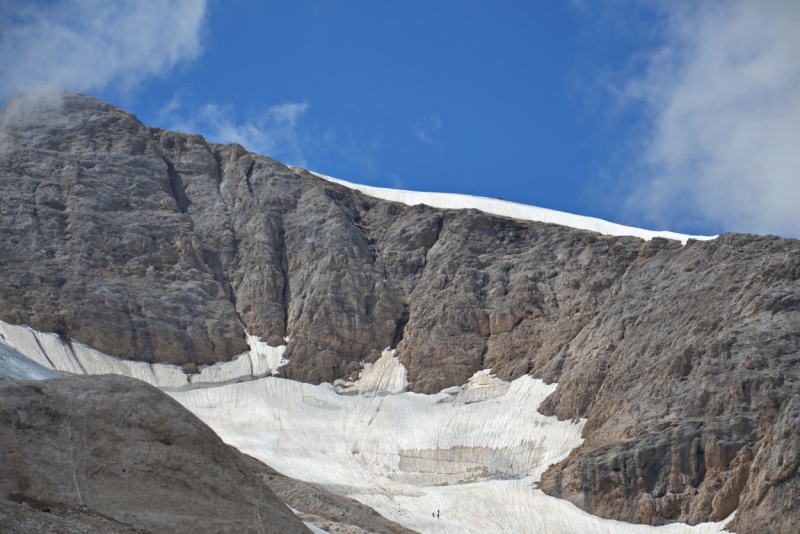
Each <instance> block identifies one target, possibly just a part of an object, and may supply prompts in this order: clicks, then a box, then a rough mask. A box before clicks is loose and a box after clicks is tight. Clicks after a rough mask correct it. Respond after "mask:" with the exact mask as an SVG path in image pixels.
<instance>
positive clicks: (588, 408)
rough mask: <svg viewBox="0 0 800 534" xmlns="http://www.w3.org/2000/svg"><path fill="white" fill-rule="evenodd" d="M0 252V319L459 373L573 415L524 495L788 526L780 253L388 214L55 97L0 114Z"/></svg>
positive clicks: (327, 367)
mask: <svg viewBox="0 0 800 534" xmlns="http://www.w3.org/2000/svg"><path fill="white" fill-rule="evenodd" d="M0 235H2V236H3V239H2V241H0V319H1V320H3V321H6V322H10V323H15V324H27V325H30V326H32V327H34V328H36V329H37V330H41V331H47V332H57V333H60V334H62V335H63V336H65V337H66V338H72V339H76V340H78V341H81V342H83V343H85V344H87V345H89V346H91V347H93V348H95V349H97V350H100V351H103V352H106V353H109V354H113V355H116V356H119V357H121V358H126V359H139V360H144V361H150V362H153V361H159V362H170V363H175V364H179V365H184V366H185V369H186V370H187V371H193V370H194V368H195V366H196V365H198V364H204V363H210V362H214V361H224V360H228V359H230V358H232V357H233V356H235V355H236V354H238V353H240V352H243V351H245V350H247V344H246V343H245V338H244V334H245V329H246V330H247V331H248V332H249V333H250V334H256V335H259V336H261V337H262V339H263V340H265V341H269V342H270V343H271V344H273V345H277V344H281V343H283V342H284V341H283V338H284V336H289V340H290V341H289V343H288V347H287V351H286V357H287V358H288V359H289V360H290V363H289V364H288V365H287V366H286V367H285V368H283V369H284V372H283V374H284V376H286V377H289V378H293V379H297V380H302V381H308V382H312V383H320V382H323V381H332V380H334V379H336V378H341V377H353V376H354V375H355V374H356V373H357V372H358V370H359V369H360V368H361V363H362V361H368V362H369V361H374V360H376V359H377V358H378V357H379V355H380V351H381V350H382V349H384V348H386V347H387V346H392V347H396V348H397V351H398V352H397V354H398V356H399V357H400V359H401V361H402V362H403V364H405V366H406V367H407V369H408V378H409V382H410V385H409V387H410V389H411V390H412V391H417V392H422V393H432V392H436V391H439V390H441V389H443V388H446V387H449V386H452V385H459V384H463V383H464V382H465V381H466V380H467V379H468V378H469V377H470V376H472V375H473V374H474V373H475V372H476V371H478V370H480V369H483V368H491V369H492V370H493V371H494V372H495V373H496V374H497V375H498V376H499V377H501V378H503V379H506V380H508V379H513V378H516V377H518V376H521V375H524V374H530V375H531V376H533V377H536V378H542V379H544V380H545V381H547V382H555V381H557V382H558V383H559V387H558V389H557V390H556V392H555V393H554V394H553V395H552V396H551V397H550V398H549V399H547V400H546V401H545V403H544V404H543V407H542V411H543V412H545V413H546V414H548V415H551V414H552V415H558V416H559V417H560V418H562V419H565V418H566V419H571V418H578V417H586V418H588V421H587V423H586V426H585V428H584V436H585V437H586V441H585V443H584V444H583V445H582V446H581V447H579V448H578V449H576V451H575V452H574V453H573V454H572V455H571V457H570V458H568V459H567V460H565V461H564V462H562V464H560V465H558V466H556V467H554V468H552V469H551V470H550V471H548V472H547V473H546V474H545V475H544V478H543V481H542V487H543V489H545V491H547V492H548V493H550V494H552V495H556V496H559V497H563V498H566V499H569V500H570V501H572V502H574V503H575V504H576V505H578V506H579V507H581V508H583V509H585V510H588V511H590V512H592V513H595V514H598V515H601V516H603V517H610V518H615V519H620V520H625V521H633V522H644V523H651V524H661V523H665V522H670V521H686V522H690V523H696V522H699V521H708V520H718V519H721V518H724V517H726V516H727V515H728V514H729V513H730V512H732V511H733V510H734V509H736V508H737V507H738V509H739V512H738V514H737V519H736V523H735V525H734V528H735V530H736V531H737V532H740V533H742V534H744V533H746V532H764V531H765V530H764V529H767V530H766V531H772V532H795V531H796V530H797V526H798V518H799V517H800V514H798V512H797V511H795V510H796V509H798V508H800V506H797V505H798V493H797V491H798V484H800V477H798V471H797V470H798V466H800V456H798V455H797V454H796V451H797V450H800V432H799V431H798V428H797V426H796V421H797V417H796V416H797V411H798V400H797V399H798V397H797V394H798V391H797V381H798V377H799V375H800V369H798V366H797V363H798V357H799V352H800V282H798V278H800V242H798V241H796V240H790V239H782V238H778V237H758V236H747V235H736V234H727V235H723V236H721V237H719V238H718V239H716V240H713V241H706V242H699V241H689V243H688V244H687V245H686V246H682V245H681V244H680V243H679V242H676V241H668V240H664V239H654V240H652V241H642V240H641V239H638V238H634V237H608V236H600V235H597V234H593V233H591V232H587V231H582V230H576V229H571V228H566V227H559V226H555V225H548V224H542V223H536V222H529V221H519V220H513V219H504V218H501V217H496V216H491V215H487V214H484V213H482V212H479V211H477V210H441V209H433V208H429V207H426V206H422V205H420V206H413V207H409V206H405V205H402V204H398V203H394V202H388V201H382V200H379V199H375V198H371V197H368V196H365V195H363V194H361V193H358V192H355V191H352V190H349V189H347V188H345V187H342V186H340V185H337V184H333V183H330V182H327V181H324V180H322V179H320V178H319V177H316V176H314V175H312V174H310V173H307V172H305V171H302V170H297V169H292V168H289V167H286V166H284V165H282V164H280V163H278V162H276V161H274V160H272V159H270V158H268V157H264V156H258V155H255V154H252V153H248V152H246V151H245V150H244V149H242V148H241V147H239V146H238V145H229V146H221V145H214V144H209V143H207V142H206V141H205V140H203V139H202V138H201V137H199V136H195V135H188V134H182V133H176V132H169V131H164V130H159V129H155V128H148V127H146V126H144V125H142V124H141V123H140V122H139V121H138V120H137V119H136V118H135V117H134V116H132V115H130V114H128V113H126V112H124V111H122V110H120V109H118V108H115V107H113V106H110V105H108V104H105V103H102V102H100V101H98V100H95V99H92V98H90V97H86V96H83V95H76V94H72V93H65V94H63V95H60V96H59V97H58V98H46V99H41V98H36V97H31V96H30V95H19V96H17V97H15V98H14V99H12V100H11V101H10V102H9V104H8V105H7V106H6V108H4V110H3V111H2V112H0ZM793 451H794V452H793ZM765 524H766V525H768V526H767V527H765V526H764V525H765Z"/></svg>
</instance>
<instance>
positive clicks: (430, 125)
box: [414, 114, 442, 145]
mask: <svg viewBox="0 0 800 534" xmlns="http://www.w3.org/2000/svg"><path fill="white" fill-rule="evenodd" d="M441 127H442V120H441V119H440V118H439V116H438V115H436V114H433V115H425V116H424V117H422V121H421V122H418V123H417V124H416V125H415V126H414V133H416V134H417V139H419V140H420V141H422V142H423V143H427V144H429V145H432V144H433V137H432V136H433V134H434V132H436V131H438V130H439V128H441Z"/></svg>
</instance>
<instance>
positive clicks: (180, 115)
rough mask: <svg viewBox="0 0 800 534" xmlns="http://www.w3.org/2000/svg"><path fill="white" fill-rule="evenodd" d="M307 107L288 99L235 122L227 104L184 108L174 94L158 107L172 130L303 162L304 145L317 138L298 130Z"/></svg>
mask: <svg viewBox="0 0 800 534" xmlns="http://www.w3.org/2000/svg"><path fill="white" fill-rule="evenodd" d="M307 109H308V103H306V102H290V103H285V104H280V105H277V106H272V107H271V108H269V109H268V110H267V111H266V112H265V113H261V114H258V115H256V116H254V117H252V118H251V119H250V120H247V121H244V122H238V121H236V120H235V119H234V118H233V117H234V116H235V113H234V110H233V109H232V108H231V107H230V106H218V105H216V104H206V105H204V106H202V107H200V108H199V109H195V110H192V111H190V112H185V111H183V105H182V103H181V101H180V99H178V98H175V99H173V100H172V101H171V102H169V103H168V104H167V105H166V106H164V108H163V109H162V110H161V112H160V113H159V121H160V122H161V123H162V124H164V125H165V127H167V128H170V129H172V130H179V131H183V132H189V133H200V134H202V135H203V136H204V137H206V138H207V139H208V140H209V141H212V142H215V143H225V144H227V143H238V144H240V145H242V146H243V147H245V148H246V149H247V150H251V151H253V152H257V153H259V154H266V155H269V156H272V157H274V158H276V159H277V158H280V159H281V161H283V162H284V163H287V164H289V165H298V166H305V165H306V158H305V154H304V150H303V148H304V146H307V145H309V144H316V142H317V141H316V140H314V139H310V138H306V137H305V136H303V135H301V134H300V132H299V130H298V122H299V121H300V118H301V117H302V116H303V114H304V113H305V112H306V110H307Z"/></svg>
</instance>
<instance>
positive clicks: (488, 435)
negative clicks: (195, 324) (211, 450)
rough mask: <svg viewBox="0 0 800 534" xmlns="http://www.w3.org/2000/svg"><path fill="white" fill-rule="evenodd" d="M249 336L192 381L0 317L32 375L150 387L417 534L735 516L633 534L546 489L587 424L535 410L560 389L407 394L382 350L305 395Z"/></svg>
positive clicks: (690, 533)
mask: <svg viewBox="0 0 800 534" xmlns="http://www.w3.org/2000/svg"><path fill="white" fill-rule="evenodd" d="M249 341H250V344H251V351H250V352H248V353H243V354H241V355H240V356H238V357H237V358H235V359H234V360H232V361H230V362H224V363H219V364H215V365H211V366H207V367H205V368H204V369H203V370H202V372H201V373H200V374H198V375H191V376H190V375H185V374H184V373H183V371H182V370H181V369H180V368H179V367H177V366H172V365H166V364H148V363H144V362H131V361H125V360H120V359H118V358H115V357H113V356H109V355H107V354H103V353H100V352H98V351H96V350H94V349H91V348H89V347H87V346H85V345H83V344H81V343H78V342H76V341H74V340H69V341H67V340H64V339H62V338H60V337H59V336H57V335H55V334H49V333H42V332H37V331H35V330H33V329H32V328H30V327H27V326H21V325H10V324H8V323H4V322H2V321H0V343H3V344H5V345H8V346H9V347H11V348H13V349H15V350H16V351H17V352H19V353H20V354H22V355H24V356H26V357H28V358H30V359H31V360H33V361H34V362H35V363H36V364H37V369H38V368H41V369H42V370H45V371H47V370H50V371H48V372H52V371H59V372H62V373H69V374H104V373H114V374H122V375H126V376H131V377H134V378H139V379H141V380H144V381H146V382H149V383H151V384H152V385H155V386H157V387H159V388H161V389H162V390H164V391H165V392H167V393H168V394H169V395H171V396H172V397H173V398H174V399H176V400H177V401H178V402H180V403H181V404H182V405H183V406H185V407H186V408H188V409H189V410H190V411H192V412H193V413H194V414H195V415H197V416H198V417H200V419H202V420H203V421H204V422H205V423H206V424H208V425H209V426H210V427H211V428H212V429H213V430H214V431H215V432H216V433H217V434H218V435H219V436H220V437H221V438H222V439H223V441H225V442H226V443H228V444H230V445H233V446H234V447H236V448H238V449H239V450H240V451H242V452H244V453H245V454H249V455H251V456H254V457H255V458H258V459H259V460H261V461H263V462H265V463H267V464H269V465H271V466H272V467H274V468H275V469H277V470H278V471H280V472H282V473H284V474H286V475H288V476H291V477H294V478H297V479H300V480H304V481H307V482H312V483H316V484H320V485H322V486H324V487H325V488H326V489H328V490H330V491H333V492H335V493H339V494H343V495H347V496H349V497H352V498H354V499H356V500H358V501H360V502H362V503H363V504H365V505H367V506H370V507H372V508H374V509H375V510H377V511H378V512H380V513H381V514H383V515H384V516H385V517H387V518H389V519H391V520H393V521H396V522H398V523H400V524H402V525H404V526H406V527H408V528H411V529H414V530H417V531H419V532H422V533H426V534H427V533H431V534H432V533H437V534H438V533H441V534H445V533H447V534H449V533H462V532H472V533H485V532H532V533H534V532H535V533H540V532H548V533H552V534H583V533H586V532H592V533H604V534H711V533H716V532H724V525H725V524H726V523H727V522H729V521H730V520H731V519H732V518H727V519H725V520H723V521H720V522H718V523H704V524H701V525H696V526H689V525H685V524H681V523H675V524H670V525H665V526H661V527H650V526H646V525H633V524H628V523H622V522H618V521H612V520H607V519H601V518H599V517H596V516H592V515H590V514H588V513H586V512H584V511H582V510H580V509H579V508H577V507H576V506H574V505H573V504H571V503H569V502H567V501H563V500H559V499H556V498H554V497H550V496H548V495H546V494H544V492H542V491H541V490H540V489H538V488H537V485H536V483H537V481H538V480H539V478H540V476H541V474H542V473H543V472H544V471H545V470H546V469H547V467H548V466H549V465H551V464H553V463H556V462H558V461H560V460H562V459H563V458H565V457H566V456H567V455H568V454H569V453H570V451H571V450H572V449H573V448H575V447H577V446H578V445H580V444H581V443H582V438H581V430H582V428H583V424H584V422H585V421H583V420H581V421H558V419H557V418H556V417H547V416H543V415H541V414H540V413H539V412H538V407H539V404H540V403H541V402H542V401H543V400H544V399H545V398H546V397H547V396H548V395H550V394H551V393H552V392H553V391H555V389H556V387H557V384H545V383H544V382H542V381H541V380H538V379H533V378H531V377H529V376H522V377H520V378H518V379H516V380H515V381H513V382H504V381H502V380H499V379H498V378H496V377H494V376H493V375H492V374H491V372H490V371H489V370H483V371H479V372H477V373H476V374H475V375H474V376H473V377H472V378H471V379H470V380H469V382H468V383H467V384H465V385H464V386H460V387H452V388H448V389H445V390H443V391H442V392H440V393H438V394H435V395H422V394H418V393H411V392H408V391H406V389H407V384H408V383H407V379H406V370H405V367H404V366H403V365H402V363H400V361H399V359H398V358H397V357H396V355H395V352H394V351H393V350H388V349H387V350H385V351H383V353H382V355H381V357H380V359H379V360H378V361H376V362H375V363H371V364H370V363H367V364H365V365H364V369H363V371H362V373H361V375H360V377H359V379H358V380H356V381H355V382H353V383H346V382H339V383H337V384H321V385H318V386H315V385H311V384H305V383H301V382H295V381H292V380H285V379H282V378H277V377H274V376H273V373H274V372H275V371H276V370H277V368H278V367H280V365H281V364H282V363H285V360H284V359H283V356H282V355H283V351H284V350H285V346H282V347H269V346H268V345H267V344H266V343H262V342H260V341H259V340H258V339H257V338H256V337H255V336H250V337H249ZM200 377H202V379H201V378H200ZM437 510H438V511H440V514H441V515H440V517H439V518H436V517H432V516H431V514H432V513H434V512H436V511H437ZM315 528H316V527H315ZM317 530H319V529H317Z"/></svg>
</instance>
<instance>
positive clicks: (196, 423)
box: [0, 375, 310, 534]
mask: <svg viewBox="0 0 800 534" xmlns="http://www.w3.org/2000/svg"><path fill="white" fill-rule="evenodd" d="M254 463H255V464H258V462H254V460H253V459H252V458H249V457H247V456H245V455H244V454H242V453H240V452H239V451H237V450H236V449H234V448H233V447H231V446H229V445H226V444H225V443H223V442H222V440H221V439H220V438H219V437H218V436H217V435H216V434H215V433H214V432H213V431H212V430H211V429H210V428H208V427H207V426H206V425H205V424H203V423H202V421H200V420H199V419H198V418H197V417H195V416H194V415H193V414H192V413H191V412H189V411H188V410H186V409H185V408H184V407H182V406H181V405H180V404H178V403H177V402H175V401H173V400H172V399H170V398H169V397H168V396H167V395H166V394H164V393H162V392H160V391H159V390H157V389H155V388H154V387H152V386H149V385H147V384H145V383H144V382H140V381H138V380H134V379H131V378H126V377H119V376H109V375H105V376H94V377H69V378H55V379H51V380H42V381H37V382H27V381H23V382H2V381H0V465H2V466H3V468H2V469H1V470H0V515H1V516H3V518H4V519H3V524H2V525H0V531H2V532H44V531H45V529H46V528H47V527H49V528H57V530H58V531H59V532H62V531H65V532H71V531H73V530H71V529H70V528H67V527H69V526H72V527H79V526H81V525H83V524H85V523H89V524H90V525H91V524H94V526H95V527H97V526H98V525H97V524H96V523H97V520H98V519H101V518H103V517H105V518H107V519H108V518H110V519H111V521H110V522H107V523H106V524H102V525H99V526H100V528H98V529H97V530H93V529H89V528H83V529H81V528H75V529H74V531H75V532H120V531H122V532H129V530H128V528H123V526H127V527H133V528H135V529H137V531H144V532H150V533H152V534H156V533H170V534H171V533H203V532H208V533H212V532H213V533H223V532H224V533H234V532H235V533H240V532H241V533H253V534H258V533H261V534H263V533H264V532H270V533H275V534H278V533H281V534H283V533H288V532H297V533H301V532H302V533H308V532H310V530H308V529H307V528H306V527H305V525H303V523H302V521H300V520H299V519H298V518H297V517H296V516H295V515H294V514H293V513H292V512H291V511H290V510H289V508H287V507H286V505H284V504H283V503H282V502H281V501H280V500H279V499H278V498H277V497H276V496H275V494H274V493H273V492H272V490H271V489H270V488H269V486H268V485H267V484H266V483H265V482H264V481H263V480H262V479H261V477H260V476H259V475H258V472H257V469H254ZM262 467H263V468H266V467H264V466H262ZM9 501H10V502H9ZM14 502H16V503H26V504H28V505H30V506H28V507H26V508H19V507H18V506H15V505H14V504H12V503H14ZM39 510H41V511H39ZM45 512H53V513H52V514H50V513H45ZM65 512H66V513H65ZM54 515H55V516H57V517H53V516H54ZM59 517H60V518H62V520H61V521H59ZM59 523H63V524H59ZM115 525H116V526H115ZM37 527H38V528H37ZM6 529H8V530H6ZM47 531H48V532H49V531H50V530H47ZM54 531H55V530H54Z"/></svg>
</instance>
